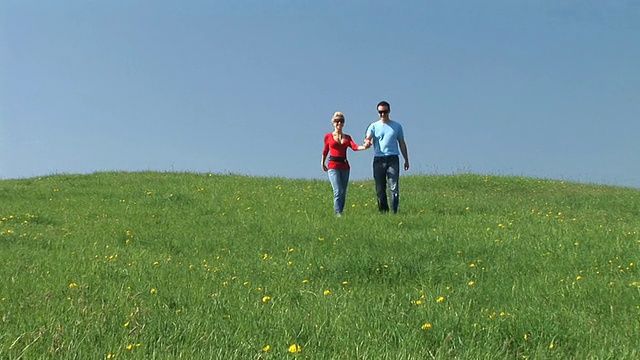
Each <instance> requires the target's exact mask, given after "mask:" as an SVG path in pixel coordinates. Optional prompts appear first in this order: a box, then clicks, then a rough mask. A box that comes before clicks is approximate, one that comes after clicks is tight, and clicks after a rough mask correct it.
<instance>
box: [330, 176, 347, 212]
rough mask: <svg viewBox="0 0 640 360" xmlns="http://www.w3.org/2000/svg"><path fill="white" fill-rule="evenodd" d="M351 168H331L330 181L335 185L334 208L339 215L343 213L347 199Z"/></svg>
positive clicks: (332, 185)
mask: <svg viewBox="0 0 640 360" xmlns="http://www.w3.org/2000/svg"><path fill="white" fill-rule="evenodd" d="M349 172H350V170H337V169H329V171H327V173H328V174H329V182H331V187H333V209H334V210H335V212H336V214H337V215H340V214H342V211H343V210H344V203H345V202H346V201H347V186H348V185H349Z"/></svg>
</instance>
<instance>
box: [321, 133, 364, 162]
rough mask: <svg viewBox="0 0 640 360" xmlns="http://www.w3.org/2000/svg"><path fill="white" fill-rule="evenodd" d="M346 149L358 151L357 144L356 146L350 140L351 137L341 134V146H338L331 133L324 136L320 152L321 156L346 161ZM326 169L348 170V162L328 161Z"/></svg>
mask: <svg viewBox="0 0 640 360" xmlns="http://www.w3.org/2000/svg"><path fill="white" fill-rule="evenodd" d="M348 148H352V149H353V150H354V151H356V150H358V144H356V143H355V142H354V141H353V139H351V136H349V135H347V134H343V135H342V144H340V143H339V142H337V141H336V140H335V139H334V138H333V133H328V134H327V135H325V136H324V150H322V155H324V156H327V155H329V156H335V157H341V158H344V159H346V158H347V149H348ZM327 167H328V168H329V169H337V170H349V169H350V167H349V162H337V161H329V164H328V165H327Z"/></svg>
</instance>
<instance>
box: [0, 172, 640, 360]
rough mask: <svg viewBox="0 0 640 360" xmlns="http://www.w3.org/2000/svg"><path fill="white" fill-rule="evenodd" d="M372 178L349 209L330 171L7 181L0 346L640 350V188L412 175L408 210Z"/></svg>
mask: <svg viewBox="0 0 640 360" xmlns="http://www.w3.org/2000/svg"><path fill="white" fill-rule="evenodd" d="M374 193H375V191H374V186H373V182H372V181H363V182H351V184H350V187H349V194H348V199H347V200H348V208H347V209H346V210H345V216H343V217H341V218H336V217H334V216H333V205H332V198H331V188H330V185H329V182H328V181H314V180H290V179H280V178H254V177H246V176H237V175H208V174H190V173H181V174H176V173H153V172H145V173H97V174H92V175H56V176H48V177H42V178H34V179H23V180H3V181H0V219H1V221H0V249H2V251H1V252H0V263H1V264H2V265H1V266H0V279H2V280H1V281H0V316H1V321H0V329H1V331H0V359H48V358H52V359H53V358H55V359H106V358H116V359H178V358H181V359H215V358H218V359H231V358H234V359H295V358H297V359H394V360H395V359H456V358H457V359H487V358H490V359H527V358H528V359H572V358H573V359H636V358H639V357H640V275H639V273H638V262H639V261H640V191H638V190H635V189H628V188H617V187H606V186H597V185H584V184H575V183H566V182H559V181H549V180H538V179H528V178H518V177H497V176H479V175H455V176H406V177H403V178H402V179H401V195H402V199H401V205H400V208H401V210H400V213H399V214H397V215H381V214H378V213H377V210H376V204H375V194H374ZM292 345H298V346H299V349H300V351H299V352H296V353H291V352H290V351H289V349H290V347H291V346H292ZM267 347H268V349H267ZM294 349H295V346H294ZM265 350H266V351H265Z"/></svg>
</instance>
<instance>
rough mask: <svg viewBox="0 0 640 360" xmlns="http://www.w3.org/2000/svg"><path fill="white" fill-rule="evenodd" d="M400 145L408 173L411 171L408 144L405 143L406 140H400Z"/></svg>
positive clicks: (405, 169)
mask: <svg viewBox="0 0 640 360" xmlns="http://www.w3.org/2000/svg"><path fill="white" fill-rule="evenodd" d="M398 145H400V152H401V153H402V157H403V158H404V171H407V170H409V152H408V151H407V143H406V142H404V140H398Z"/></svg>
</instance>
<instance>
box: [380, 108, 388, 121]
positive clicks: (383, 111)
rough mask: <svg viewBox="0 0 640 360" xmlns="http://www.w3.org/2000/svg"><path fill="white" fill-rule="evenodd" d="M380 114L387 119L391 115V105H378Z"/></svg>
mask: <svg viewBox="0 0 640 360" xmlns="http://www.w3.org/2000/svg"><path fill="white" fill-rule="evenodd" d="M378 115H380V118H381V119H386V118H388V117H389V107H387V106H385V105H380V106H378Z"/></svg>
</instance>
